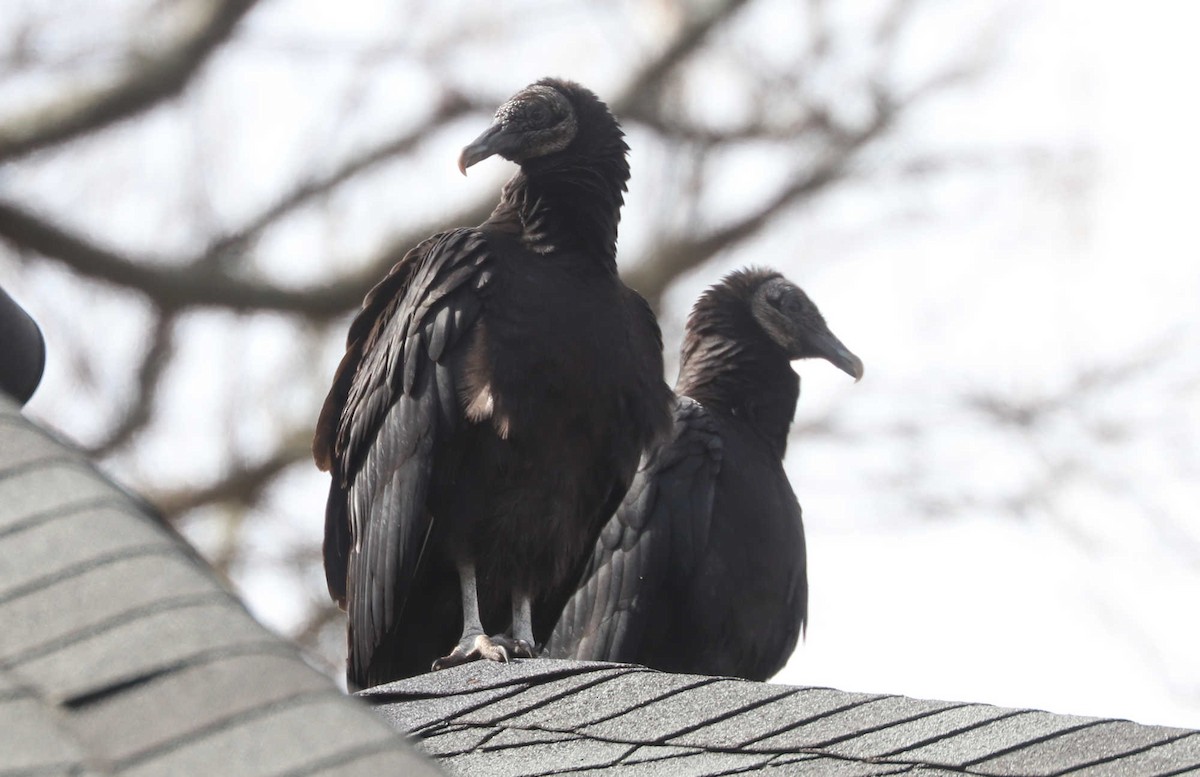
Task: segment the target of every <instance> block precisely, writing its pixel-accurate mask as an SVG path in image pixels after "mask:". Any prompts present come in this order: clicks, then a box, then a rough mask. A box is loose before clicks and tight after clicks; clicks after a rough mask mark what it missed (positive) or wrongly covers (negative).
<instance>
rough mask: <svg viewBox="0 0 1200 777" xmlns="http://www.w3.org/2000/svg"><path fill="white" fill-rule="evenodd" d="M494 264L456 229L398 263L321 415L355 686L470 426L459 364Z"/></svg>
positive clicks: (358, 328) (332, 545)
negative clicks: (436, 475) (440, 455)
mask: <svg viewBox="0 0 1200 777" xmlns="http://www.w3.org/2000/svg"><path fill="white" fill-rule="evenodd" d="M487 258H488V254H487V250H486V243H485V242H484V239H483V237H482V236H481V235H480V234H479V233H478V232H476V231H474V230H468V229H461V230H455V231H452V232H446V233H442V234H440V235H436V236H434V237H432V238H430V239H429V240H427V241H425V242H424V243H422V244H421V245H419V246H417V247H416V248H414V249H413V250H412V251H410V252H409V253H408V254H407V255H406V256H405V257H404V259H402V260H401V261H400V262H399V263H397V264H396V266H395V267H394V268H393V269H392V272H391V273H390V274H389V275H388V277H387V278H385V279H384V280H383V281H382V282H380V283H379V285H378V286H376V287H375V288H374V289H373V290H372V291H371V292H370V293H369V294H368V295H367V298H366V301H365V302H364V303H363V310H362V311H361V312H360V313H359V315H358V317H357V318H356V319H355V321H354V323H353V324H352V325H351V327H350V336H349V338H348V343H347V351H346V356H345V357H344V358H343V360H342V364H341V365H340V366H339V368H338V372H337V375H336V377H335V378H334V384H333V388H332V389H331V391H330V394H329V397H328V398H327V399H326V401H325V407H324V408H323V409H322V412H321V419H320V421H319V422H318V429H317V435H316V438H315V440H314V444H313V450H314V454H315V455H316V458H317V462H318V464H321V465H323V467H324V468H327V469H330V470H331V473H332V474H333V484H332V486H331V489H330V497H329V504H328V507H327V511H326V525H325V572H326V580H327V582H328V584H329V590H330V593H331V594H332V595H333V596H334V597H335V598H337V599H338V600H339V601H341V602H343V603H344V606H345V607H346V609H347V611H348V613H349V642H350V645H349V646H350V660H349V666H348V673H349V677H350V680H351V682H354V683H356V684H358V685H364V684H366V682H365V681H366V678H367V675H368V673H369V671H370V666H371V660H372V656H373V654H374V651H375V649H376V648H377V647H378V646H379V644H380V643H381V642H382V641H383V639H384V638H385V636H386V635H387V634H388V632H389V631H390V630H391V629H393V628H394V627H395V625H396V623H397V621H398V620H399V618H400V615H401V613H402V612H403V610H404V607H405V599H406V595H407V591H408V588H409V586H410V584H411V582H412V579H413V576H414V574H415V572H416V569H417V565H418V563H419V562H420V559H421V555H422V550H423V548H424V545H425V541H426V538H427V536H428V533H429V531H430V529H431V527H432V519H431V517H430V514H429V512H428V509H427V500H428V497H429V487H430V480H431V473H432V471H433V462H434V458H435V456H436V455H437V450H438V447H439V445H443V444H444V443H445V442H446V441H447V440H448V439H449V437H450V436H451V435H453V434H454V432H455V431H456V430H457V429H458V428H459V427H460V425H461V424H462V423H464V419H463V414H462V410H461V407H460V404H459V401H458V395H459V392H458V387H457V383H458V381H457V380H456V375H455V368H454V365H455V364H458V363H461V361H462V360H463V358H464V352H465V349H466V348H467V347H468V344H469V342H470V338H469V337H465V336H464V335H465V334H466V333H467V332H468V331H469V330H470V329H471V328H472V326H473V325H474V324H475V323H476V321H477V319H478V316H479V313H480V311H481V309H482V304H483V297H482V294H481V291H482V289H483V288H484V287H485V286H486V283H484V282H481V275H482V273H483V272H484V268H485V266H486V261H487ZM347 583H349V584H350V586H352V590H349V591H347Z"/></svg>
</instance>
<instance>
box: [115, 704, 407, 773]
mask: <svg viewBox="0 0 1200 777" xmlns="http://www.w3.org/2000/svg"><path fill="white" fill-rule="evenodd" d="M310 701H312V702H323V701H329V690H328V689H327V688H318V689H309V690H304V691H296V692H295V693H290V694H288V695H286V696H281V697H279V698H277V699H272V700H271V701H269V702H266V703H264V704H259V705H256V706H254V707H251V708H249V709H245V710H241V711H239V712H236V713H234V714H232V715H226V716H225V717H222V718H219V719H217V720H215V721H213V722H211V723H208V724H205V725H203V726H198V727H196V728H192V729H189V730H188V731H186V732H184V733H183V734H180V735H178V736H175V737H171V738H169V739H165V740H163V741H161V742H157V743H155V744H154V746H152V747H148V748H146V749H144V750H141V751H139V752H137V753H135V754H133V755H129V756H126V757H125V758H122V759H120V760H116V761H113V766H114V767H115V769H116V770H117V771H123V770H125V769H129V768H131V767H134V766H139V765H141V764H144V763H147V762H149V761H154V760H155V759H157V758H161V757H163V756H166V755H170V754H171V753H173V752H175V751H176V750H179V749H180V748H182V747H186V746H188V745H193V744H196V743H198V742H201V741H203V740H204V739H206V738H208V737H211V736H215V735H217V734H220V733H221V732H223V731H228V730H230V729H232V728H236V727H237V726H239V725H241V724H243V723H249V722H252V721H254V720H258V719H260V718H265V717H267V716H269V715H272V714H274V713H276V712H279V711H281V710H285V709H289V708H295V707H303V706H305V705H306V704H307V703H308V702H310ZM382 741H385V742H389V743H390V742H391V740H382Z"/></svg>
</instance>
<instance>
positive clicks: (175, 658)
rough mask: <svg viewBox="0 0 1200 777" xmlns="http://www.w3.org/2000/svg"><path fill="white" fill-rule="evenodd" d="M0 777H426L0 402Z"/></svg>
mask: <svg viewBox="0 0 1200 777" xmlns="http://www.w3.org/2000/svg"><path fill="white" fill-rule="evenodd" d="M0 624H3V628H0V775H8V774H29V775H43V774H45V775H57V774H114V773H119V774H124V775H161V774H179V775H210V774H212V775H216V774H219V775H260V774H263V775H265V774H272V775H285V774H286V775H322V774H329V775H334V774H337V775H356V774H362V775H377V774H389V773H394V774H412V775H420V774H430V775H432V774H435V773H438V770H437V769H436V767H434V766H433V765H432V764H431V763H430V762H429V761H428V760H427V759H425V758H424V757H422V756H421V755H420V754H418V753H417V752H416V751H415V750H414V749H413V748H412V747H411V746H410V745H409V743H408V742H407V741H405V739H404V738H403V737H401V736H398V735H397V734H396V732H395V731H393V730H392V729H391V728H389V727H388V726H387V725H385V724H384V723H383V722H382V721H380V720H379V719H378V717H377V716H375V715H373V714H372V713H371V712H370V710H369V709H367V707H366V706H365V705H363V704H362V703H361V702H359V701H357V700H355V699H352V698H349V697H347V696H345V695H344V694H342V693H341V692H340V691H339V690H338V689H337V687H336V686H335V685H334V684H333V682H332V681H330V680H329V678H327V677H325V676H323V675H321V674H320V673H318V672H316V671H314V670H313V669H312V668H310V667H309V666H308V665H307V664H305V663H304V662H303V661H302V660H301V658H300V656H299V654H298V653H297V652H296V650H295V648H293V647H292V646H291V645H290V644H289V643H287V642H285V641H284V640H281V639H279V638H278V637H276V636H275V635H274V634H272V633H270V632H269V631H267V630H266V629H265V628H263V627H262V626H261V625H260V624H258V623H257V622H256V621H255V620H254V619H253V618H252V617H250V615H249V613H247V612H246V610H245V608H244V607H243V606H242V605H241V603H240V602H239V601H238V600H237V599H236V598H235V597H234V596H233V595H231V594H230V593H229V592H228V591H226V590H225V589H224V588H223V587H222V585H221V584H220V583H219V582H218V581H217V580H216V578H215V577H214V576H213V575H212V573H211V571H210V570H209V568H208V567H207V565H205V564H204V562H203V561H201V560H200V559H199V558H198V557H197V556H196V555H195V553H194V552H193V551H192V550H191V549H190V548H189V547H188V546H187V545H186V544H185V543H183V541H182V540H180V539H179V538H178V536H176V535H175V534H174V533H173V532H172V531H171V530H170V529H169V528H168V527H166V526H165V525H163V524H162V523H160V522H159V521H158V520H157V518H156V517H155V516H154V515H153V514H152V513H151V512H150V511H149V510H147V509H146V508H145V507H144V505H142V504H140V503H139V502H138V500H137V499H136V498H134V497H132V496H130V495H129V494H127V493H126V492H124V491H122V490H121V489H120V488H118V487H117V486H116V485H114V484H113V483H112V482H111V481H109V480H108V479H107V478H105V477H103V476H102V475H100V474H99V473H97V472H96V471H95V469H93V467H92V466H91V465H90V464H89V463H88V462H87V460H86V459H85V458H84V457H82V456H81V455H80V454H78V453H77V452H76V451H74V450H72V449H71V448H70V447H69V446H65V445H63V444H61V443H59V442H58V441H56V440H54V439H53V438H51V437H50V436H49V435H47V434H46V433H45V432H43V431H42V430H40V429H39V428H37V427H36V426H35V425H34V424H32V423H30V422H29V421H28V420H26V419H25V418H24V417H23V416H21V415H20V412H19V411H18V409H17V407H16V405H15V404H14V403H13V402H12V400H10V399H9V398H8V397H6V396H3V395H0Z"/></svg>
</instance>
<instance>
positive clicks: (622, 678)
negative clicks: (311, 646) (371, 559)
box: [370, 659, 1200, 777]
mask: <svg viewBox="0 0 1200 777" xmlns="http://www.w3.org/2000/svg"><path fill="white" fill-rule="evenodd" d="M572 666H574V665H573V664H572V662H569V661H555V660H550V659H538V660H533V661H523V662H517V663H513V664H507V665H500V664H491V663H480V664H478V665H477V666H476V667H475V669H474V670H473V671H472V673H471V676H472V677H473V678H475V679H476V682H474V683H472V685H471V686H469V688H463V687H462V686H456V683H455V682H454V681H453V679H454V678H453V677H452V676H451V675H450V674H449V673H445V675H444V676H442V677H439V678H436V679H431V678H429V677H421V678H413V679H411V680H402V681H400V682H398V683H393V684H391V685H390V686H388V688H389V691H388V693H386V694H377V695H373V696H371V697H370V698H371V700H372V701H374V702H376V703H377V704H378V709H379V712H380V713H381V714H383V715H385V716H387V717H388V718H389V719H390V720H400V719H402V718H403V716H404V715H406V714H411V713H409V712H406V711H405V710H406V708H407V707H409V706H410V705H412V704H419V705H421V709H422V712H421V717H422V718H424V719H429V718H431V717H436V718H437V720H438V722H437V723H436V725H431V726H426V727H425V728H424V729H423V732H424V735H425V736H428V737H429V739H428V740H427V747H428V750H429V752H431V753H434V754H437V755H441V756H443V757H444V758H445V763H446V764H447V765H448V766H449V768H450V769H451V771H454V772H456V773H460V774H480V773H488V774H492V773H499V774H509V775H530V776H532V775H550V774H556V775H557V774H571V775H576V774H578V775H583V774H601V773H604V774H617V775H658V774H663V775H695V776H697V777H698V776H699V775H704V776H705V777H708V776H710V775H712V776H715V775H722V774H733V773H738V774H742V773H751V772H753V773H762V774H771V775H787V774H803V775H818V776H819V777H826V776H828V777H882V775H890V774H905V775H919V776H920V777H949V775H955V774H956V775H960V777H961V775H962V774H964V773H969V774H978V775H984V774H986V775H1004V776H1005V777H1017V776H1018V775H1021V776H1022V777H1023V776H1024V775H1033V774H1056V773H1061V772H1063V771H1066V770H1069V769H1074V768H1078V767H1079V766H1080V765H1082V763H1083V759H1084V758H1088V759H1090V761H1089V763H1092V764H1094V766H1093V768H1100V769H1103V770H1104V771H1102V772H1097V773H1098V774H1133V775H1140V774H1162V775H1165V774H1168V773H1172V774H1173V773H1182V770H1183V769H1187V768H1196V767H1200V752H1197V741H1198V738H1200V733H1197V732H1190V731H1183V730H1180V729H1167V728H1161V727H1150V726H1139V725H1137V724H1133V723H1129V722H1127V721H1106V720H1100V719H1096V718H1080V717H1071V716H1064V715H1052V714H1050V713H1044V712H1035V711H1029V710H1011V709H1005V708H1001V707H992V706H989V705H983V704H962V703H954V702H943V701H927V700H921V699H911V698H906V697H902V696H872V695H866V694H853V693H845V692H843V691H836V690H833V689H829V688H791V687H787V686H775V685H766V684H762V683H751V682H745V681H741V680H730V679H726V678H712V677H696V676H689V675H674V674H665V673H661V672H652V671H650V670H646V669H641V668H632V667H617V668H615V669H618V670H619V671H614V672H608V671H600V672H598V671H597V670H596V666H595V665H580V666H579V675H578V677H577V678H576V680H577V682H576V683H575V684H574V685H572V683H571V682H569V676H570V673H571V670H572ZM510 681H511V682H510ZM435 686H436V688H438V689H440V692H441V693H443V694H444V696H442V697H437V696H431V695H429V694H430V692H431V691H434V690H435ZM479 687H484V688H487V689H488V690H484V691H479V690H472V689H474V688H479ZM502 691H503V695H502V696H499V695H496V696H493V695H494V694H499V693H500V692H502ZM456 697H461V698H456ZM462 699H466V700H469V702H470V703H469V704H463V703H462ZM522 708H524V709H525V711H524V712H519V713H516V714H514V710H520V709H522ZM680 731H684V732H685V733H682V734H680V733H679V732H680ZM1180 737H1182V738H1180ZM1123 759H1129V760H1125V761H1124V763H1125V765H1126V766H1128V767H1135V766H1136V767H1139V768H1140V767H1145V768H1146V770H1145V771H1139V770H1138V769H1133V770H1129V771H1116V770H1114V765H1115V763H1117V762H1118V761H1122V760H1123ZM1054 770H1057V771H1054ZM1081 774H1090V772H1082V773H1081Z"/></svg>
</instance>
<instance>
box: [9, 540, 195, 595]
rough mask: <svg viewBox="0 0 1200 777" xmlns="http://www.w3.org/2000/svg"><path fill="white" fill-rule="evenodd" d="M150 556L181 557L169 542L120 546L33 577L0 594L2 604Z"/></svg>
mask: <svg viewBox="0 0 1200 777" xmlns="http://www.w3.org/2000/svg"><path fill="white" fill-rule="evenodd" d="M150 556H162V557H163V558H168V559H179V558H180V555H179V551H178V549H176V548H175V547H173V546H172V545H171V544H170V543H167V542H157V543H147V544H145V545H133V546H130V547H126V548H118V549H116V550H110V551H105V552H104V553H101V554H98V555H96V556H93V557H92V558H89V559H88V560H87V561H83V562H80V563H78V564H75V565H74V566H71V567H67V568H65V569H60V570H59V571H57V572H54V573H52V574H49V575H43V576H41V577H37V578H33V579H31V580H29V581H27V582H25V583H23V584H21V585H19V586H17V587H16V588H13V589H12V590H10V591H8V592H7V593H4V594H0V605H3V604H7V603H8V602H12V601H16V600H17V599H20V598H22V597H24V596H29V595H31V594H35V593H37V592H39V591H40V590H42V589H43V588H49V587H50V586H52V585H55V584H57V583H65V582H67V581H68V580H71V579H73V578H76V577H80V576H82V575H85V574H87V573H88V572H94V571H95V570H97V569H102V568H104V567H106V566H108V565H109V564H115V563H117V562H119V561H127V560H129V559H135V558H147V557H150Z"/></svg>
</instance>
